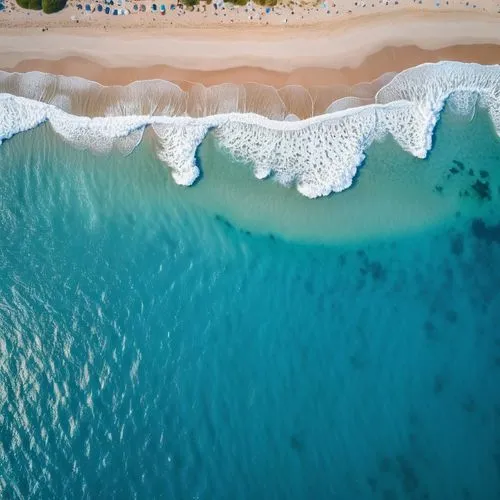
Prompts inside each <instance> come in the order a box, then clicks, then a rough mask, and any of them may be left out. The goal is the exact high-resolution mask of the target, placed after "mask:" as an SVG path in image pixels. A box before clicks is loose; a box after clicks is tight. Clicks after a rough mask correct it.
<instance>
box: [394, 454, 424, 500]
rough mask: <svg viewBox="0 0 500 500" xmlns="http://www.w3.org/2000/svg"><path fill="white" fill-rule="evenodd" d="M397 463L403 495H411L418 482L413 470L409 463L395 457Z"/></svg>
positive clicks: (403, 458) (401, 457)
mask: <svg viewBox="0 0 500 500" xmlns="http://www.w3.org/2000/svg"><path fill="white" fill-rule="evenodd" d="M397 463H398V466H399V472H400V474H401V480H402V483H403V489H404V491H405V493H408V494H409V493H413V492H414V491H415V490H417V489H418V486H419V480H418V477H417V474H416V473H415V470H414V468H413V467H412V465H411V463H410V461H409V460H408V459H407V458H405V457H403V456H399V457H397Z"/></svg>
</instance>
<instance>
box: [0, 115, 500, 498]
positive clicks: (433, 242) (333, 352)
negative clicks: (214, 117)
mask: <svg viewBox="0 0 500 500" xmlns="http://www.w3.org/2000/svg"><path fill="white" fill-rule="evenodd" d="M154 148H155V141H154V140H153V139H152V138H148V137H146V138H145V140H144V141H143V142H142V143H141V144H140V145H139V146H138V147H137V148H136V149H135V151H134V152H133V153H132V154H130V155H128V156H126V157H123V156H121V155H119V154H118V153H110V154H107V155H101V156H94V155H93V154H91V153H89V152H85V151H80V150H77V149H75V148H73V147H72V146H70V145H68V144H66V143H65V142H63V141H62V140H61V139H60V138H59V137H58V136H57V135H55V134H54V133H53V131H52V130H51V128H50V126H49V125H41V126H39V127H37V128H35V129H33V130H31V131H29V132H25V133H22V134H18V135H15V136H14V137H13V138H11V139H9V140H6V141H5V142H4V143H3V144H2V145H1V147H0V497H2V498H119V499H122V498H167V499H182V500H183V499H214V498H217V499H231V500H234V499H263V498H265V499H285V498H286V499H304V498H311V499H341V500H353V499H361V500H363V499H382V500H395V499H419V500H424V499H433V500H434V499H436V500H448V499H450V500H455V499H464V500H465V499H481V500H490V499H491V500H493V499H498V498H500V389H499V388H500V327H499V322H500V286H499V285H500V266H499V264H500V208H499V204H498V201H499V198H500V139H499V138H498V136H497V135H496V134H495V132H494V130H493V126H492V124H491V121H490V120H489V118H488V117H486V115H485V114H484V113H478V114H476V116H475V118H474V119H473V121H472V122H470V123H469V122H467V121H466V120H464V119H460V118H457V117H456V116H453V115H451V114H450V113H445V114H444V116H443V117H442V119H441V121H440V123H439V125H438V127H437V129H436V131H435V137H434V148H433V150H432V151H431V153H430V155H429V157H428V158H427V159H426V160H419V159H416V158H414V157H412V156H410V155H409V154H407V153H405V152H403V151H402V150H401V149H400V148H399V146H397V145H396V144H395V142H394V140H393V139H389V138H388V139H385V140H384V141H383V142H379V143H375V144H374V145H372V146H371V148H370V149H369V150H368V153H367V159H366V161H365V163H364V165H363V167H362V168H361V169H360V170H359V172H358V175H357V177H356V179H355V182H354V185H353V186H352V187H351V188H350V189H348V190H346V191H344V192H342V193H339V194H335V195H332V196H330V197H327V198H322V199H317V200H310V199H307V198H305V197H302V196H300V195H299V194H298V193H297V192H296V191H295V190H294V189H288V188H285V187H283V186H281V185H279V184H277V183H276V182H274V181H273V180H272V179H268V180H265V181H258V180H256V179H254V177H253V174H252V173H251V171H250V169H249V167H248V165H246V164H244V163H241V162H237V161H235V160H233V159H232V158H231V157H230V156H229V155H228V153H227V152H226V151H225V150H223V149H222V148H220V147H219V145H218V143H217V140H216V138H215V137H214V136H213V135H209V136H207V138H205V140H204V142H203V144H202V146H201V148H200V150H199V157H198V159H199V164H200V166H201V170H202V174H201V180H199V181H198V182H197V183H196V184H195V185H194V186H192V187H189V188H184V187H181V186H178V185H176V184H175V183H174V182H173V180H172V179H171V173H170V171H169V170H168V169H167V168H166V167H165V165H164V164H163V163H161V162H160V161H159V159H158V158H157V156H156V154H155V151H154Z"/></svg>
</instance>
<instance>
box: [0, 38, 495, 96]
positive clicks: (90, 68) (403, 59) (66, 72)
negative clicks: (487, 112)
mask: <svg viewBox="0 0 500 500" xmlns="http://www.w3.org/2000/svg"><path fill="white" fill-rule="evenodd" d="M443 60H449V61H461V62H475V63H479V64H484V65H488V64H498V63H500V45H493V44H478V45H454V46H451V47H445V48H441V49H436V50H425V49H422V48H420V47H417V46H402V47H385V48H384V49H382V50H380V51H378V52H376V53H375V54H372V55H370V56H368V57H367V58H366V59H364V60H363V61H362V62H361V64H360V65H359V66H357V67H348V66H347V67H339V68H328V67H303V68H298V69H294V70H292V71H290V72H286V71H273V70H269V69H265V68H262V67H259V66H240V67H233V68H227V69H215V70H199V69H183V68H178V67H174V66H169V65H161V64H158V65H152V66H142V67H141V66H140V67H132V66H122V67H119V66H118V67H110V66H106V65H103V64H101V63H99V62H98V61H96V60H92V59H87V58H85V57H81V56H68V57H64V58H61V59H53V60H49V59H25V60H22V61H20V62H18V63H17V64H15V65H14V66H12V67H2V66H0V70H3V71H6V72H9V73H27V72H32V71H37V72H42V73H48V74H52V75H61V76H66V77H79V78H83V79H85V80H89V81H92V82H97V83H99V84H101V85H103V86H125V85H128V84H130V83H133V82H136V81H143V80H166V81H169V82H172V83H175V84H176V85H179V86H180V87H181V88H182V89H183V90H189V89H190V88H191V87H192V86H193V85H195V84H201V85H204V86H206V87H208V86H213V85H222V84H244V83H256V84H260V85H269V86H272V87H274V88H276V89H279V88H282V87H285V86H287V85H300V86H301V87H304V88H306V89H309V88H312V87H323V86H328V87H338V89H337V90H338V93H339V94H342V93H344V91H346V92H348V91H355V89H354V88H353V87H356V86H359V85H360V84H370V83H371V82H374V81H375V80H376V79H378V78H380V77H381V76H382V75H384V74H387V73H399V72H401V71H403V70H405V69H408V68H411V67H415V66H418V65H420V64H423V63H427V62H438V61H443ZM0 61H1V60H0Z"/></svg>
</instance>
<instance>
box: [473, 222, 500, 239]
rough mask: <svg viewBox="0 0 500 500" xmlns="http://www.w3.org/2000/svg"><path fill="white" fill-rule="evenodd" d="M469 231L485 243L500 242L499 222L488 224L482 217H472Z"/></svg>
mask: <svg viewBox="0 0 500 500" xmlns="http://www.w3.org/2000/svg"><path fill="white" fill-rule="evenodd" d="M471 231H472V234H473V235H474V237H476V238H477V239H478V240H483V241H486V242H487V243H500V223H499V224H493V225H491V226H488V225H486V223H485V222H484V220H483V219H479V218H478V219H474V220H473V221H472V225H471Z"/></svg>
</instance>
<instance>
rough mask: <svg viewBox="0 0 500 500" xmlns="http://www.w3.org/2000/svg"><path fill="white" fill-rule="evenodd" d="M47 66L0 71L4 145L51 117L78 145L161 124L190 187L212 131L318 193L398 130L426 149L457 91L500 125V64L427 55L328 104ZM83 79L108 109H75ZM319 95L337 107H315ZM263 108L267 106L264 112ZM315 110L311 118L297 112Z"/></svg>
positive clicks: (123, 141) (287, 94)
mask: <svg viewBox="0 0 500 500" xmlns="http://www.w3.org/2000/svg"><path fill="white" fill-rule="evenodd" d="M40 75H41V74H40V73H37V74H32V73H30V74H25V75H20V74H8V73H1V74H0V90H2V91H3V93H1V94H0V115H1V116H2V120H1V123H0V143H1V141H3V140H5V139H8V138H10V137H12V136H13V135H14V134H17V133H19V132H23V131H26V130H29V129H31V128H34V127H36V126H37V125H39V124H41V123H43V122H45V121H47V122H49V123H50V125H51V126H52V128H53V130H54V131H55V132H56V133H57V134H59V135H60V136H61V137H62V138H64V140H66V141H68V142H69V143H71V144H72V145H74V146H76V147H79V148H85V149H89V150H91V151H100V152H107V151H110V150H111V149H113V148H117V149H118V150H120V151H121V152H122V153H124V154H128V153H130V152H131V151H132V150H133V149H134V147H135V146H136V145H137V144H138V143H139V142H140V141H141V139H142V135H143V132H144V129H145V127H147V126H149V125H151V126H152V128H153V130H154V131H155V133H156V135H157V136H158V140H159V148H158V156H159V158H160V159H161V160H162V161H164V162H165V163H166V164H167V165H168V166H169V167H170V168H171V169H172V175H173V177H174V180H175V182H177V183H178V184H182V185H190V184H192V183H193V182H194V181H195V180H196V179H197V178H198V176H199V173H200V172H199V168H198V166H197V164H196V150H197V148H198V147H199V145H200V144H201V142H202V141H203V139H204V137H205V136H206V134H207V133H208V132H209V130H213V131H214V133H215V135H216V137H217V139H218V141H219V143H220V144H221V146H222V147H223V148H225V149H226V150H228V151H229V152H230V153H232V154H233V155H234V156H235V157H237V158H238V159H241V160H244V161H247V162H250V163H251V164H252V168H253V172H254V174H255V176H256V177H257V178H259V179H263V178H266V177H269V176H271V175H272V176H273V177H274V178H275V179H276V180H277V181H278V182H280V183H281V184H283V185H287V186H289V185H295V186H296V187H297V190H298V191H299V192H300V193H302V194H303V195H305V196H307V197H309V198H315V197H318V196H326V195H328V194H330V193H332V192H339V191H342V190H344V189H347V188H348V187H349V186H350V185H351V183H352V179H353V178H354V176H355V175H356V170H357V167H358V166H359V165H360V164H361V163H362V161H363V159H364V154H365V151H366V149H367V148H368V147H369V146H370V145H371V143H372V142H373V141H374V140H377V139H380V138H382V137H384V136H385V135H387V134H390V135H392V136H393V137H394V139H395V140H396V141H397V142H398V144H399V145H400V146H401V147H402V148H403V149H404V150H405V151H407V152H409V153H411V154H412V155H414V156H416V157H419V158H425V156H426V155H427V153H428V151H429V150H430V149H431V147H432V133H433V130H434V127H435V125H436V123H437V121H438V119H439V114H440V112H441V110H442V108H443V106H444V104H445V102H446V101H447V100H448V101H449V103H450V107H451V109H452V110H454V111H455V112H457V113H460V114H462V115H464V116H467V117H469V118H471V117H472V116H473V114H474V111H475V108H476V105H479V106H482V107H484V108H486V109H487V110H488V112H489V114H490V117H491V119H492V122H493V124H494V126H495V129H496V131H497V134H499V135H500V66H498V65H494V66H481V65H479V64H473V63H459V62H441V63H434V64H431V63H429V64H423V65H421V66H417V67H415V68H411V69H408V70H405V71H403V72H401V73H399V74H398V75H396V76H394V75H392V74H391V75H389V76H385V77H384V78H381V79H379V80H378V86H380V85H382V87H381V88H380V89H379V90H378V92H376V94H375V96H374V97H373V98H371V97H370V92H373V88H374V86H375V88H376V87H377V84H376V83H372V84H363V87H362V88H361V90H360V92H359V95H358V96H354V97H349V96H345V97H344V98H342V99H340V100H338V101H335V102H334V103H330V104H329V105H328V106H325V104H326V102H325V96H326V95H328V91H326V90H325V91H322V92H320V91H319V90H318V89H316V93H310V92H306V91H305V90H304V89H302V88H300V87H295V86H289V87H285V88H284V89H279V90H275V89H272V88H271V87H267V86H262V85H257V84H247V85H244V86H242V85H231V84H228V85H218V86H215V87H209V88H206V87H203V86H201V85H195V86H193V87H192V88H191V89H190V91H189V93H186V92H184V91H182V90H181V89H180V88H179V87H178V86H176V85H175V84H172V83H170V82H165V81H160V80H158V81H148V82H135V83H134V84H131V85H128V86H127V87H102V86H100V85H99V84H97V83H93V82H86V81H85V80H82V79H69V78H62V77H55V76H53V75H43V78H45V79H44V80H42V78H41V76H40ZM75 82H76V83H75ZM84 82H86V83H84ZM423 82H425V84H423ZM72 85H73V87H72ZM74 85H77V86H78V85H80V86H82V87H84V86H85V85H87V87H85V88H86V90H87V91H88V88H89V86H90V87H92V89H93V90H94V91H95V92H96V93H97V96H98V97H97V98H96V99H97V100H98V101H99V105H100V106H101V108H102V109H104V115H105V116H94V117H89V116H79V115H78V114H75V112H74V111H73V113H70V110H71V109H73V107H74V106H76V104H75V100H78V99H82V97H81V93H80V94H79V93H75V92H74ZM72 89H73V90H72ZM19 94H22V96H21V95H19ZM75 96H76V97H75ZM319 102H321V107H322V108H324V109H325V110H327V112H326V113H324V114H320V115H316V116H311V115H312V114H314V110H315V109H316V108H317V106H318V103H319ZM257 103H258V104H257ZM77 104H78V103H77ZM262 107H263V108H264V109H266V114H267V116H263V115H262V114H257V113H255V110H256V109H261V108H262ZM77 108H78V109H80V110H83V109H84V108H85V105H84V104H83V103H80V105H79V106H77ZM304 115H305V116H309V117H308V118H305V119H302V120H300V119H297V118H298V117H302V116H304Z"/></svg>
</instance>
